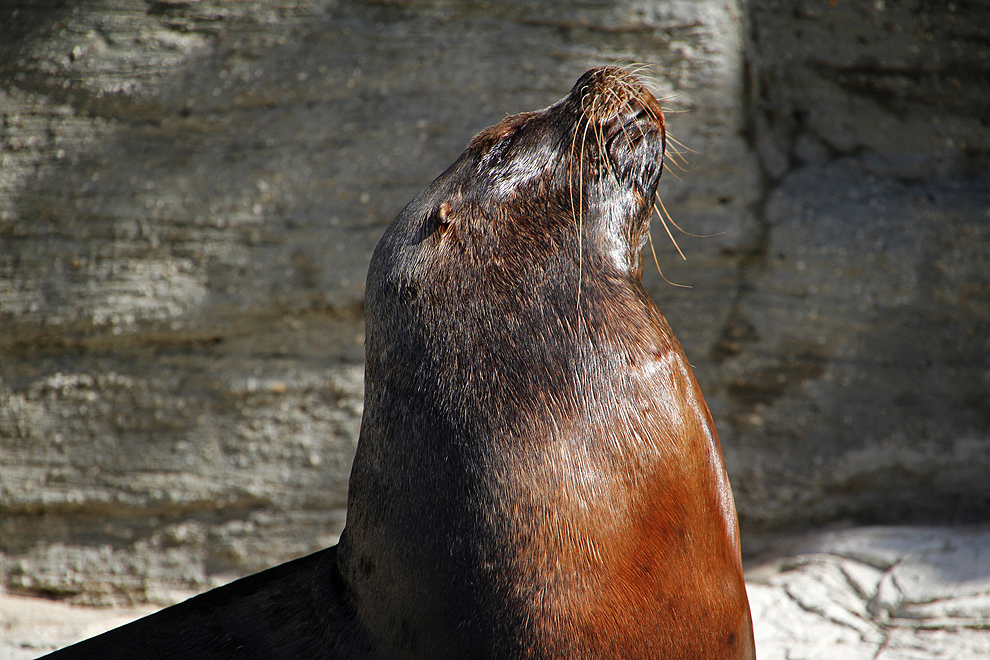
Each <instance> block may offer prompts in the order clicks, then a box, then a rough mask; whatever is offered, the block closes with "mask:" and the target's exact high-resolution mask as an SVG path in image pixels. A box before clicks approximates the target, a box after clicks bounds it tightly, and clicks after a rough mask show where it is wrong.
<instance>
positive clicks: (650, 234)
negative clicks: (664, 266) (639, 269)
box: [646, 233, 694, 289]
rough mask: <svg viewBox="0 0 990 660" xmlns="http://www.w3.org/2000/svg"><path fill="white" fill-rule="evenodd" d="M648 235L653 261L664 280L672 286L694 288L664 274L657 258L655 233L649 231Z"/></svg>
mask: <svg viewBox="0 0 990 660" xmlns="http://www.w3.org/2000/svg"><path fill="white" fill-rule="evenodd" d="M646 235H647V237H649V239H650V252H652V253H653V263H654V264H656V266H657V272H658V273H660V277H662V278H663V281H664V282H666V283H667V284H669V285H671V286H679V287H681V288H682V289H693V288H694V287H692V286H691V285H690V284H678V283H677V282H671V281H670V280H668V279H667V276H666V275H664V274H663V271H662V270H660V261H659V260H658V259H657V251H656V250H655V249H654V248H653V234H652V233H647V234H646Z"/></svg>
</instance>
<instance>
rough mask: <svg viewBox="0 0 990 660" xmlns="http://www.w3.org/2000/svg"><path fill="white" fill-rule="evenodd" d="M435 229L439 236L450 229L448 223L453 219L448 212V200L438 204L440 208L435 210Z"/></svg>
mask: <svg viewBox="0 0 990 660" xmlns="http://www.w3.org/2000/svg"><path fill="white" fill-rule="evenodd" d="M437 218H438V222H437V231H438V232H439V233H440V235H441V236H443V235H444V234H446V233H447V230H448V229H450V223H451V222H452V221H453V219H454V218H453V216H452V215H451V213H450V202H444V203H443V204H441V205H440V210H439V211H438V212H437Z"/></svg>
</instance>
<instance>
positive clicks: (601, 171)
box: [59, 67, 755, 660]
mask: <svg viewBox="0 0 990 660" xmlns="http://www.w3.org/2000/svg"><path fill="white" fill-rule="evenodd" d="M665 141H666V133H665V125H664V119H663V113H662V111H661V109H660V105H659V104H658V102H657V100H656V99H655V98H654V96H653V95H652V94H651V93H650V92H649V91H648V90H647V89H646V88H645V87H644V86H643V85H642V84H641V83H640V82H639V81H638V80H637V79H636V78H635V77H634V76H633V75H632V74H630V73H628V72H626V71H624V70H623V69H619V68H615V67H604V68H597V69H593V70H591V71H589V72H587V73H586V74H584V75H583V76H582V77H581V78H580V79H579V80H578V82H577V84H576V85H575V86H574V88H573V89H572V91H571V92H570V94H568V95H567V96H566V97H564V98H563V99H561V100H560V101H559V102H557V103H556V104H554V105H552V106H550V107H548V108H546V109H544V110H541V111H538V112H529V113H524V114H520V115H514V116H510V117H508V118H506V119H504V120H503V121H501V122H500V123H498V124H497V125H495V126H493V127H491V128H488V129H486V130H485V131H482V132H481V133H480V134H479V135H477V136H476V137H475V138H474V139H473V140H472V141H471V143H470V145H469V146H468V148H467V150H466V151H465V152H464V154H463V155H462V156H461V157H460V158H459V159H458V160H457V161H456V162H455V163H454V164H453V165H451V167H450V168H448V169H447V171H446V172H444V173H443V174H442V175H440V177H439V178H437V179H436V180H435V181H434V182H433V183H432V184H431V185H430V186H429V187H428V188H427V189H426V190H425V191H424V192H423V193H421V194H420V195H419V196H417V197H416V198H415V199H414V200H413V201H412V202H411V203H410V204H409V205H408V206H406V208H405V209H404V210H403V211H402V212H401V213H400V214H399V216H398V217H397V218H396V220H395V221H394V222H393V223H392V225H391V226H390V227H389V228H388V229H387V230H386V232H385V234H384V236H383V237H382V239H381V241H380V242H379V244H378V247H377V248H376V250H375V253H374V256H373V258H372V262H371V267H370V270H369V274H368V285H367V307H366V316H367V340H366V374H365V409H364V418H363V420H362V425H361V437H360V441H359V444H358V449H357V454H356V456H355V459H354V465H353V468H352V472H351V480H350V489H349V493H348V512H347V523H346V526H345V529H344V532H343V535H342V536H341V540H340V543H339V545H338V546H337V547H335V548H330V549H328V550H324V551H322V552H320V553H317V554H315V555H311V556H310V557H305V558H303V559H300V560H296V562H292V563H289V564H286V565H283V566H280V567H276V568H274V569H271V570H270V571H266V572H263V573H260V574H258V575H256V576H252V577H249V578H245V579H244V580H241V581H237V582H234V583H233V584H231V585H228V586H227V587H223V588H221V589H218V590H214V591H212V592H208V593H207V594H204V595H202V596H199V597H197V598H194V599H191V600H190V601H187V602H186V603H183V604H180V605H178V606H176V607H174V608H169V609H166V610H163V611H162V612H160V613H158V614H156V615H153V616H152V617H149V618H147V619H144V620H141V621H138V622H135V623H134V624H130V625H129V626H125V627H123V628H121V629H118V630H117V631H111V632H110V633H107V634H106V635H103V636H101V637H98V638H94V640H90V641H89V642H85V643H83V644H81V645H79V647H70V649H66V650H65V651H63V652H62V653H63V654H64V657H144V658H164V657H176V658H178V657H182V658H227V657H241V658H248V657H251V658H255V657H256V658H269V657H272V658H274V657H303V656H305V657H328V658H344V657H367V658H493V659H494V658H513V659H532V660H537V659H544V658H575V659H590V658H603V657H616V658H664V659H667V660H670V659H678V658H684V659H686V658H725V659H729V658H732V659H735V658H753V657H754V655H755V654H754V646H753V635H752V625H751V621H750V614H749V605H748V601H747V597H746V590H745V584H744V582H743V574H742V566H741V560H740V551H739V540H738V530H737V524H736V517H735V510H734V507H733V502H732V496H731V491H730V489H729V482H728V479H727V477H726V473H725V469H724V466H723V461H722V456H721V450H720V447H719V443H718V438H717V436H716V433H715V429H714V427H713V424H712V420H711V416H710V415H709V412H708V409H707V406H706V405H705V402H704V399H703V397H702V394H701V391H700V390H699V388H698V385H697V383H696V381H695V379H694V376H693V374H692V372H691V368H690V366H689V365H688V362H687V359H686V358H685V356H684V353H683V351H682V350H681V348H680V345H679V344H678V342H677V340H676V339H675V338H674V335H673V333H672V332H671V330H670V327H669V326H668V325H667V322H666V321H665V320H664V318H663V316H662V315H661V314H660V312H659V311H658V310H657V308H656V306H655V305H654V304H653V302H652V301H651V300H650V297H649V295H648V294H647V293H646V291H645V290H644V289H643V286H642V282H641V252H642V249H643V247H644V244H645V241H646V240H647V237H648V232H649V223H650V216H651V211H652V208H653V199H654V195H655V194H656V189H657V185H658V182H659V179H660V174H661V171H662V168H663V158H664V150H665ZM156 617H157V618H158V619H157V621H156ZM87 644H88V645H89V646H86V645H87ZM72 649H79V650H77V651H75V652H74V651H73V650H72ZM59 657H63V656H61V655H60V656H59Z"/></svg>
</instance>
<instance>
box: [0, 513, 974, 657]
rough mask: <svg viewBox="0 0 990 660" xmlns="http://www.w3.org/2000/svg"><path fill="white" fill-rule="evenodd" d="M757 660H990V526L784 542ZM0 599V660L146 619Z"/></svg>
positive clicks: (767, 575) (757, 584)
mask: <svg viewBox="0 0 990 660" xmlns="http://www.w3.org/2000/svg"><path fill="white" fill-rule="evenodd" d="M746 575H747V584H748V586H749V597H750V604H751V607H752V611H753V621H754V629H755V634H756V643H757V653H758V656H759V657H760V658H761V660H803V659H807V660H823V659H824V660H830V659H832V658H834V659H835V660H860V659H862V660H935V659H945V660H976V659H977V658H979V659H982V660H986V659H987V658H990V527H981V528H934V527H867V528H852V529H846V530H841V531H834V532H827V533H821V534H815V535H810V536H805V537H800V538H788V539H781V540H780V541H779V543H778V544H777V547H776V550H775V551H774V552H773V553H767V555H766V557H765V558H764V559H762V560H760V561H756V562H752V563H751V564H750V565H748V566H747V573H746ZM156 609H157V608H155V607H152V606H144V607H133V608H119V609H105V608H103V609H101V608H91V607H73V606H68V605H65V604H62V603H57V602H52V601H48V600H43V599H38V598H25V597H20V596H12V595H0V660H28V659H29V658H36V657H38V656H40V655H43V654H44V653H47V652H48V651H51V650H54V649H56V648H59V647H61V646H64V645H67V644H70V643H72V642H74V641H77V640H80V639H84V638H86V637H91V636H93V635H96V634H99V633H101V632H103V631H105V630H109V629H110V628H114V627H116V626H119V625H123V624H124V623H127V622H128V621H132V620H133V619H136V618H138V617H141V616H144V615H146V614H150V613H152V612H154V611H156Z"/></svg>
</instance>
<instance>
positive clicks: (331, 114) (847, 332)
mask: <svg viewBox="0 0 990 660" xmlns="http://www.w3.org/2000/svg"><path fill="white" fill-rule="evenodd" d="M17 5H20V6H17ZM988 26H990V12H988V11H987V10H986V9H984V7H983V5H980V4H976V3H973V4H970V3H964V2H959V3H949V4H944V3H927V2H903V3H894V2H886V3H884V2H846V1H844V0H839V1H838V2H834V3H829V2H827V1H825V0H823V1H821V2H817V1H816V2H803V3H799V2H781V3H773V2H769V1H766V0H752V2H750V3H749V4H740V3H739V2H736V1H735V0H730V1H729V2H713V1H708V0H697V1H694V0H681V1H677V2H635V1H623V2H614V3H611V4H608V3H565V2H536V1H531V2H524V1H521V0H519V1H515V2H504V3H487V2H465V3H449V2H421V3H420V2H402V1H399V2H355V1H350V2H347V1H340V2H288V1H286V2H270V1H263V0H257V1H244V2H210V1H209V0H201V1H199V2H187V1H184V0H166V1H164V2H135V1H124V0H114V1H111V0H103V1H100V2H90V3H71V2H33V3H30V2H23V3H6V4H5V5H4V6H3V7H0V584H2V585H3V586H4V588H6V589H8V590H11V591H15V592H22V593H23V592H26V593H35V594H46V595H50V596H54V597H58V598H65V599H69V600H73V601H86V602H120V601H128V600H131V601H133V600H138V601H141V600H149V601H152V602H167V601H169V600H171V599H174V598H175V597H177V594H181V593H184V592H188V591H192V590H199V589H202V588H204V587H206V586H209V585H210V584H214V583H216V582H218V581H220V580H223V579H226V578H228V577H230V576H233V575H239V574H243V573H246V572H250V571H253V570H257V569H260V568H263V567H265V566H268V565H271V564H274V563H277V562H279V561H282V560H285V559H288V558H290V557H294V556H298V555H300V554H303V553H305V552H308V551H311V550H315V549H317V548H319V547H323V546H325V545H327V544H330V543H332V542H333V541H334V539H335V538H336V534H337V533H338V532H339V530H340V527H341V525H342V523H343V515H344V502H345V495H346V480H347V474H348V470H349V462H350V457H351V455H352V453H353V451H354V446H355V443H356V442H357V433H358V428H359V424H360V415H361V395H362V365H363V346H362V332H363V322H362V311H363V310H362V301H363V295H364V292H363V286H364V284H363V283H364V276H365V271H366V269H367V264H368V261H369V259H370V256H371V251H372V249H373V247H374V245H375V243H376V241H377V239H378V237H379V236H380V234H381V232H382V231H383V230H384V228H385V226H386V225H387V223H388V222H389V221H390V220H391V219H392V217H394V215H395V214H396V213H397V212H398V211H399V209H401V207H402V206H403V205H404V204H405V203H406V202H407V201H408V200H409V199H411V198H412V197H413V195H415V194H416V193H417V192H418V191H419V190H421V189H422V188H423V187H424V186H425V185H426V184H427V183H428V182H429V181H430V180H431V179H432V178H433V177H434V176H436V175H437V174H439V173H440V172H441V171H442V170H443V169H444V168H445V167H446V166H447V165H448V164H449V163H450V162H452V161H453V159H454V158H455V157H456V156H457V155H458V154H459V153H460V151H461V150H462V149H463V147H464V145H465V144H466V143H467V141H468V140H469V139H470V138H471V136H472V135H473V134H474V133H475V132H477V131H478V130H480V129H482V128H484V127H485V126H488V125H490V124H492V123H495V122H496V121H498V120H499V119H501V118H502V117H503V116H505V114H506V113H514V112H519V111H524V110H532V109H536V108H539V107H543V106H546V105H548V104H550V103H552V102H553V101H555V100H556V99H557V98H559V97H560V96H562V95H563V94H565V93H566V92H567V91H568V89H569V88H570V86H571V85H572V84H573V82H574V80H576V78H577V77H578V76H579V75H580V74H581V73H582V72H583V71H584V70H585V69H587V68H589V67H591V66H595V65H599V64H608V63H620V64H630V65H631V64H636V63H645V64H647V65H649V66H648V68H647V69H646V71H645V74H646V75H647V76H650V77H652V78H653V79H654V81H655V87H656V90H657V93H658V95H660V96H661V97H663V98H665V99H666V101H665V102H664V105H665V107H667V108H669V109H670V110H671V112H670V114H669V115H668V123H669V125H670V128H671V132H672V135H673V136H674V137H675V138H677V139H678V140H679V141H680V142H681V143H683V144H684V145H686V148H685V149H682V154H683V156H684V163H683V165H684V167H683V170H678V169H676V168H671V169H669V170H668V172H667V174H666V175H665V177H664V180H663V182H662V185H661V188H662V193H663V199H664V203H665V205H666V206H667V208H668V209H669V210H670V212H671V214H672V215H673V217H674V220H676V221H677V223H678V225H680V226H681V227H683V228H684V229H685V230H686V231H687V232H690V233H691V234H697V235H709V234H715V235H714V236H711V237H707V238H696V237H692V236H688V235H685V234H681V233H678V232H677V230H676V229H673V228H672V230H673V231H674V234H675V236H676V237H677V240H678V243H679V244H680V246H681V248H682V249H683V250H684V252H685V254H686V255H687V257H688V260H687V261H684V262H682V261H681V260H680V258H679V257H678V256H677V253H676V251H675V250H674V249H673V247H672V246H670V243H669V240H668V239H667V238H666V234H665V233H664V232H663V229H662V227H661V226H660V225H659V223H657V224H656V226H655V227H654V232H653V235H654V243H655V245H656V248H657V253H658V257H659V263H660V266H661V268H662V269H663V273H664V275H665V276H666V277H667V279H669V280H670V281H672V282H675V283H681V284H687V285H690V286H691V287H692V288H690V289H687V288H680V287H674V286H671V285H670V284H667V283H665V282H664V281H663V280H662V279H661V278H660V277H659V275H658V274H657V273H656V272H650V273H648V274H647V285H648V288H649V289H650V291H651V293H652V294H653V296H654V299H655V300H656V301H657V303H658V304H659V305H660V307H661V309H662V310H663V311H664V313H665V314H666V315H667V316H668V319H669V321H670V322H671V325H672V326H673V327H674V329H675V331H676V332H677V333H678V336H679V337H680V338H681V341H682V343H683V344H684V345H685V349H686V350H687V352H688V355H689V357H690V358H691V361H692V364H694V365H695V367H696V370H697V374H698V378H699V380H700V381H701V384H702V387H703V389H704V390H705V392H706V395H707V397H708V400H709V404H710V406H711V408H712V411H713V414H714V416H715V419H716V425H717V426H718V428H719V432H720V434H721V436H722V440H723V449H724V451H725V454H726V459H727V462H728V465H729V468H730V472H731V476H732V479H733V485H734V488H735V493H736V498H737V503H738V506H739V511H740V516H741V519H742V522H743V527H744V532H745V531H756V530H761V529H775V528H781V527H792V526H796V525H809V524H817V523H820V522H826V521H832V520H836V519H854V520H856V519H859V520H869V521H881V522H890V521H900V520H918V519H935V520H943V519H947V518H948V519H957V518H965V519H972V518H977V517H981V516H982V517H984V518H985V517H986V514H985V511H986V510H988V509H987V507H988V505H990V481H988V480H987V479H986V478H985V475H986V474H987V473H988V470H990V458H988V457H990V452H988V451H987V450H988V449H990V412H988V411H990V357H988V356H990V346H988V337H990V283H988V282H990V275H988V273H990V254H988V251H990V248H988V247H987V246H988V245H990V242H988V238H990V236H988V234H990V201H988V200H990V175H988V158H987V153H988V142H990V139H988V127H987V121H988V117H990V106H988V101H987V99H990V82H988V81H990V75H988V73H990V71H988V69H990V54H988V53H990V35H988ZM648 259H649V258H648Z"/></svg>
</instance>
